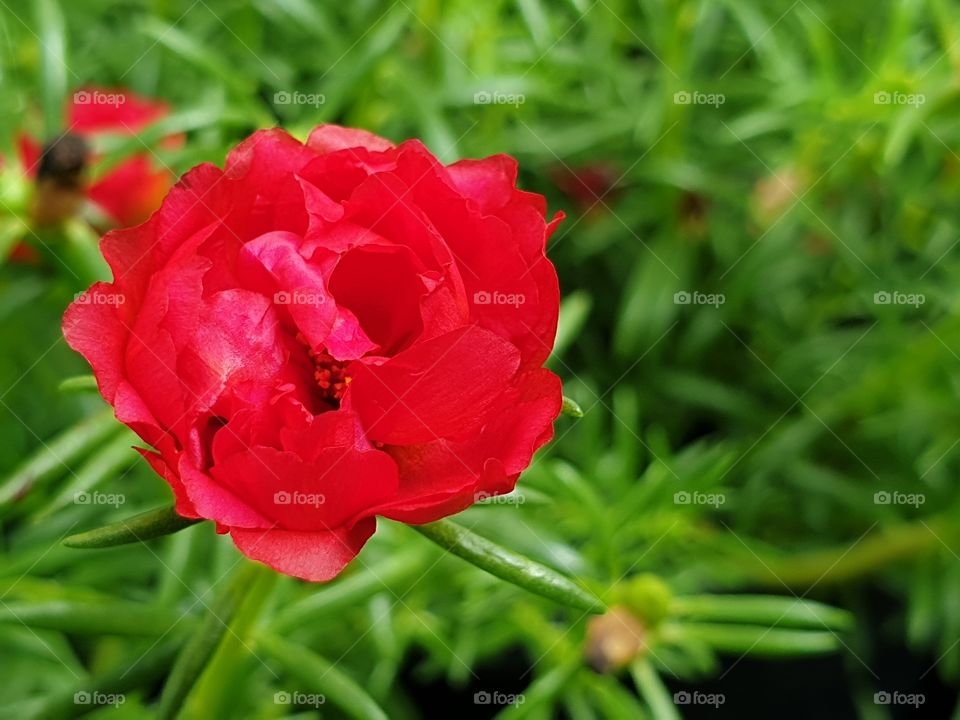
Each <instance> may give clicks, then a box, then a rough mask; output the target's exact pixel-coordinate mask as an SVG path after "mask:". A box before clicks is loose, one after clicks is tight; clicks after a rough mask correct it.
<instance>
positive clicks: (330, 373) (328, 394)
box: [297, 333, 351, 407]
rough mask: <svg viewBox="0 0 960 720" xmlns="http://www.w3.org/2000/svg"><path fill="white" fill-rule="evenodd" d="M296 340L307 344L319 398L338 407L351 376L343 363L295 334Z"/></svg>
mask: <svg viewBox="0 0 960 720" xmlns="http://www.w3.org/2000/svg"><path fill="white" fill-rule="evenodd" d="M297 340H299V341H300V342H301V343H303V344H304V345H307V355H309V356H310V359H311V360H312V361H313V379H314V382H316V383H317V387H318V388H319V389H320V398H321V399H322V400H324V401H326V402H328V403H330V404H331V405H333V406H334V407H340V399H341V398H342V397H343V394H344V393H345V392H346V391H347V385H349V384H350V380H351V377H350V376H349V375H347V371H346V367H345V366H344V363H342V362H340V361H339V360H337V359H336V358H335V357H333V355H331V354H330V353H328V352H327V351H326V350H323V349H320V350H313V349H311V348H310V346H309V344H308V343H307V341H306V338H304V337H303V335H301V334H299V333H298V334H297Z"/></svg>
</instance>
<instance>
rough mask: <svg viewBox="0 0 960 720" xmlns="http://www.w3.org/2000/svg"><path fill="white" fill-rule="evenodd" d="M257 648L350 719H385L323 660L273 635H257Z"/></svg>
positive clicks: (369, 699)
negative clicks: (270, 656)
mask: <svg viewBox="0 0 960 720" xmlns="http://www.w3.org/2000/svg"><path fill="white" fill-rule="evenodd" d="M258 646H259V647H262V648H263V649H264V650H266V651H267V652H268V653H269V654H270V655H272V656H273V657H274V658H276V660H277V661H279V662H280V664H281V665H283V667H284V669H285V670H286V671H287V672H288V673H290V674H291V675H293V676H294V677H295V678H297V679H298V680H299V681H300V682H302V683H305V684H307V685H308V686H309V687H310V689H312V690H316V691H317V692H318V693H321V694H323V695H324V697H325V698H327V699H329V700H330V701H331V702H332V703H333V704H334V705H337V706H338V707H339V708H340V709H341V710H343V711H344V712H345V713H346V714H347V715H349V716H350V717H352V718H356V720H387V714H386V713H385V712H384V711H383V709H382V708H381V707H380V706H379V705H378V704H377V702H376V701H375V700H374V699H373V698H372V697H370V696H369V695H368V694H367V692H366V690H364V689H363V688H362V687H360V685H359V684H357V682H356V681H355V680H354V679H353V678H351V677H350V676H349V675H347V674H346V673H344V672H343V671H342V670H340V669H338V668H337V666H336V665H334V664H333V663H331V662H330V661H329V660H327V659H326V658H323V657H321V656H319V655H317V654H316V653H314V652H312V651H310V650H308V649H306V648H304V647H301V646H299V645H294V644H293V643H289V642H287V641H286V640H282V639H280V638H278V637H276V636H273V635H263V636H261V637H260V638H259V639H258Z"/></svg>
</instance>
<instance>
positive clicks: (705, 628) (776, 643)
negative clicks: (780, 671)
mask: <svg viewBox="0 0 960 720" xmlns="http://www.w3.org/2000/svg"><path fill="white" fill-rule="evenodd" d="M682 628H683V632H684V634H687V635H689V636H691V637H695V638H696V639H698V640H700V641H702V642H704V643H706V644H707V645H709V646H710V647H711V648H713V649H714V650H716V651H717V652H720V653H726V654H730V655H755V656H758V657H793V656H797V655H822V654H824V653H830V652H834V651H836V650H838V649H839V648H840V647H841V643H840V638H839V637H838V636H837V635H836V634H834V633H832V632H816V631H810V630H782V629H778V628H770V627H764V626H762V625H721V624H713V623H683V625H682Z"/></svg>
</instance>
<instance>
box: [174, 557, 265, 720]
mask: <svg viewBox="0 0 960 720" xmlns="http://www.w3.org/2000/svg"><path fill="white" fill-rule="evenodd" d="M262 572H272V571H267V570H266V569H265V568H264V567H263V566H262V565H257V564H254V563H245V564H244V565H243V567H241V568H240V570H239V571H237V573H236V574H234V576H233V577H232V578H230V581H229V582H228V583H227V585H226V586H225V587H224V588H223V589H222V591H221V593H220V594H219V595H218V596H217V597H216V598H214V601H213V603H212V605H211V606H210V607H209V609H208V612H207V614H206V616H205V617H204V619H203V621H202V623H201V625H200V627H199V628H198V629H197V632H196V633H195V634H194V635H193V636H192V637H191V639H190V641H189V642H188V643H187V644H186V646H185V647H184V648H183V650H182V651H181V652H180V655H178V656H177V660H176V662H175V663H174V665H173V668H172V669H171V670H170V675H169V677H168V678H167V682H166V684H165V685H164V687H163V693H162V694H161V696H160V708H159V709H158V711H157V717H158V718H159V719H160V720H173V718H175V717H176V716H177V714H178V713H179V712H180V709H181V708H182V707H183V703H184V702H185V701H186V699H187V696H188V695H189V694H190V690H191V689H192V688H193V686H194V685H195V684H196V682H197V680H198V679H199V677H200V675H201V674H202V673H203V671H204V668H205V667H206V665H207V662H208V661H209V660H210V658H211V657H213V654H214V652H215V651H216V649H217V646H218V645H219V644H220V641H221V640H222V639H223V636H224V635H225V634H226V633H227V631H228V630H229V629H230V626H231V624H232V623H233V620H234V618H235V617H236V614H237V611H238V610H239V609H240V606H241V605H242V604H243V601H244V598H245V597H247V594H248V590H249V589H250V587H251V586H252V585H253V584H254V583H255V582H256V580H257V577H258V576H259V575H260V573H262Z"/></svg>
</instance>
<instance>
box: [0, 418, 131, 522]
mask: <svg viewBox="0 0 960 720" xmlns="http://www.w3.org/2000/svg"><path fill="white" fill-rule="evenodd" d="M121 427H122V426H121V425H120V424H119V423H118V422H117V421H116V420H114V418H113V411H112V410H110V409H105V410H103V411H101V412H99V413H97V414H96V415H94V416H92V417H90V418H88V419H87V420H84V421H83V422H80V423H78V424H77V425H74V426H73V427H71V428H69V429H67V430H65V431H64V432H63V433H61V434H60V435H58V436H56V437H55V438H54V439H52V440H50V441H49V442H46V443H44V445H43V447H42V448H41V449H40V450H38V451H37V453H36V454H35V455H33V456H32V457H30V458H28V459H27V460H26V461H24V463H23V464H22V465H20V467H18V468H17V469H16V470H15V471H14V472H13V474H12V475H10V476H9V477H7V479H6V480H4V481H3V483H2V484H0V511H2V509H3V508H4V506H5V505H8V504H10V503H13V502H15V501H16V500H17V499H18V498H20V497H21V496H23V495H24V494H25V493H27V492H28V491H29V490H30V488H32V487H33V486H34V485H36V484H38V483H41V482H43V481H45V480H48V479H50V478H52V477H54V476H56V475H61V474H63V473H64V472H66V471H67V470H69V466H70V464H71V463H72V462H74V461H76V460H78V459H80V458H82V457H83V456H85V455H86V454H87V453H89V452H90V451H91V450H92V449H93V448H94V447H96V446H97V445H98V444H100V443H101V442H102V441H103V440H104V439H106V438H108V437H109V436H110V435H112V434H114V433H119V432H120V429H121Z"/></svg>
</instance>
